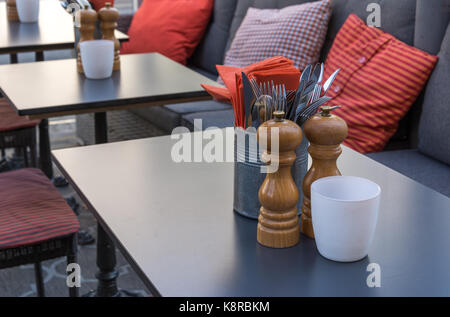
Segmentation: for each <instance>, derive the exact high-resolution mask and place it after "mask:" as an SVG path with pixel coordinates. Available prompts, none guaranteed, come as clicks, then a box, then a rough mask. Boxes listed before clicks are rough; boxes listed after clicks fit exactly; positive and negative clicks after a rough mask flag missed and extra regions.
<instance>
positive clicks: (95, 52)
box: [80, 40, 114, 79]
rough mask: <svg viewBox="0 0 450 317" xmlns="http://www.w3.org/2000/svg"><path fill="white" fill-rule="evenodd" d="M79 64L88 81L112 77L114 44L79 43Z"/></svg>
mask: <svg viewBox="0 0 450 317" xmlns="http://www.w3.org/2000/svg"><path fill="white" fill-rule="evenodd" d="M80 54H81V63H82V64H83V71H84V74H85V75H86V77H87V78H89V79H104V78H109V77H111V75H112V71H113V64H114V42H113V41H108V40H93V41H83V42H80Z"/></svg>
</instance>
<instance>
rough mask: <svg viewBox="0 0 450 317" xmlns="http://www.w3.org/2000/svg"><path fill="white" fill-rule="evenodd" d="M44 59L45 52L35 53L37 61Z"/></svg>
mask: <svg viewBox="0 0 450 317" xmlns="http://www.w3.org/2000/svg"><path fill="white" fill-rule="evenodd" d="M43 60H44V52H42V51H40V52H36V54H35V61H36V62H42V61H43Z"/></svg>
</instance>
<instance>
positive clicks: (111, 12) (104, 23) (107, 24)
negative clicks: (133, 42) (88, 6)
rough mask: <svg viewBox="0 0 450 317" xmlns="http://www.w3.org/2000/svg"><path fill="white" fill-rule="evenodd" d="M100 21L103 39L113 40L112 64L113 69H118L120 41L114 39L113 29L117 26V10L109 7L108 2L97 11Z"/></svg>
mask: <svg viewBox="0 0 450 317" xmlns="http://www.w3.org/2000/svg"><path fill="white" fill-rule="evenodd" d="M98 16H99V19H100V21H101V23H100V27H101V29H102V32H103V39H105V40H110V41H113V42H114V66H113V70H119V69H120V55H119V53H120V42H119V40H118V39H116V36H115V34H114V30H115V29H116V28H117V20H118V19H119V11H118V10H117V9H116V8H113V7H111V3H110V2H106V4H105V7H104V8H102V9H100V11H99V12H98Z"/></svg>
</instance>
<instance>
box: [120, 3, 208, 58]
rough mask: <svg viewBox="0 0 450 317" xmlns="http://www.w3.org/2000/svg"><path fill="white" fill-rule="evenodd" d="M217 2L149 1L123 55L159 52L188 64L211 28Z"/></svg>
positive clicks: (135, 19)
mask: <svg viewBox="0 0 450 317" xmlns="http://www.w3.org/2000/svg"><path fill="white" fill-rule="evenodd" d="M212 7H213V0H145V1H144V3H143V4H142V5H141V7H140V8H139V9H138V11H137V12H136V13H135V15H134V16H133V20H132V21H131V26H130V29H129V31H128V35H129V37H130V40H129V42H126V43H123V46H122V50H121V53H122V54H129V53H149V52H159V53H161V54H163V55H165V56H167V57H169V58H171V59H173V60H174V61H177V62H179V63H182V64H186V60H187V59H188V58H189V57H190V56H191V55H192V53H193V52H194V49H195V47H196V46H197V45H198V43H199V42H200V40H201V39H202V36H203V33H204V31H205V29H206V26H207V25H208V21H209V18H210V15H211V11H212Z"/></svg>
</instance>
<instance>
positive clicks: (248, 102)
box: [242, 72, 255, 128]
mask: <svg viewBox="0 0 450 317" xmlns="http://www.w3.org/2000/svg"><path fill="white" fill-rule="evenodd" d="M242 85H243V86H244V114H245V128H247V127H248V125H249V124H248V118H249V116H250V114H251V113H250V112H251V108H252V105H253V104H254V103H255V96H254V95H253V90H252V86H251V85H250V80H249V79H248V77H247V75H245V74H244V72H242ZM252 119H253V118H252Z"/></svg>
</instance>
